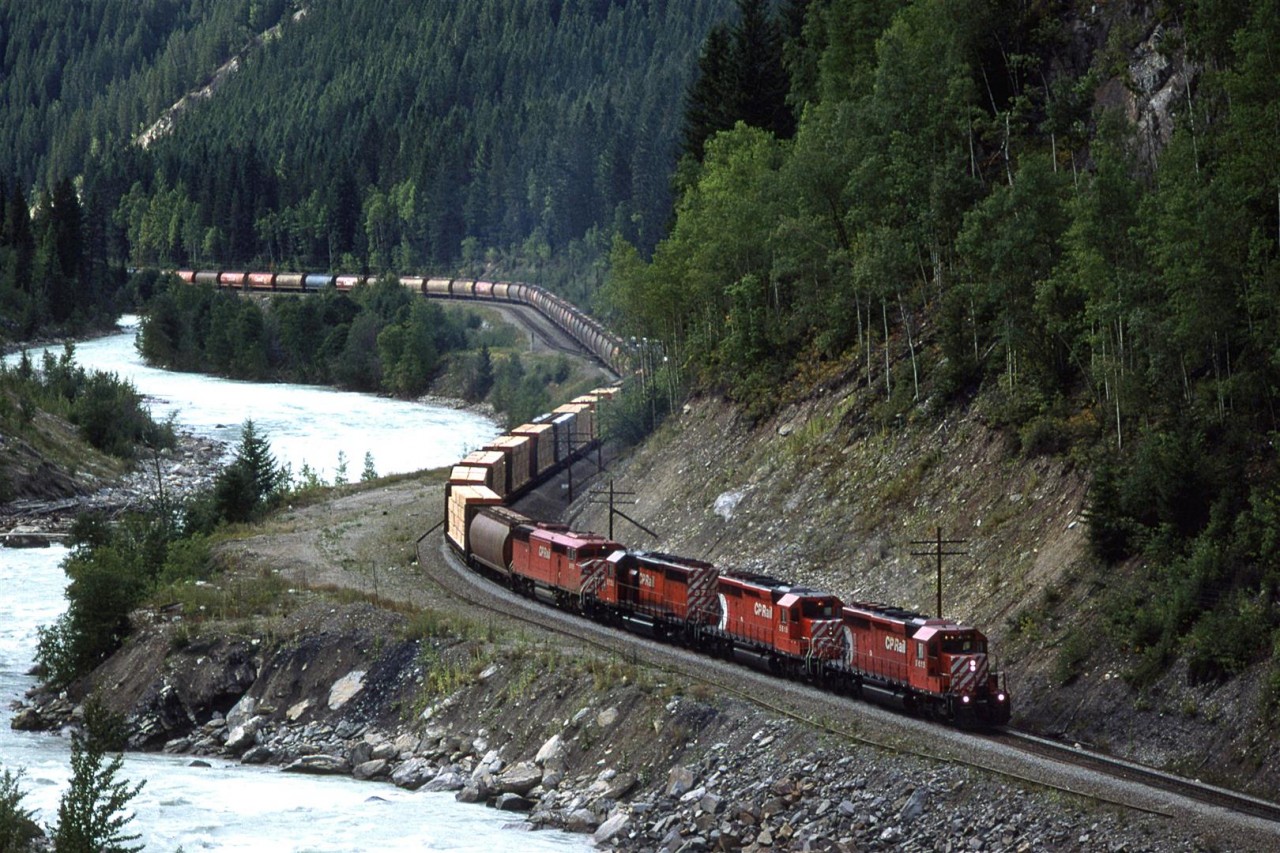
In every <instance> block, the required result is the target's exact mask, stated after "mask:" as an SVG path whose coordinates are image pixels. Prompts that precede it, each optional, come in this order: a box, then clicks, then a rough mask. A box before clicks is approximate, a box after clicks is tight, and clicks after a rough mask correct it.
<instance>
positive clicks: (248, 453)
mask: <svg viewBox="0 0 1280 853" xmlns="http://www.w3.org/2000/svg"><path fill="white" fill-rule="evenodd" d="M287 482H288V474H287V472H286V471H285V469H284V468H283V467H282V466H281V465H279V464H278V463H277V462H276V458H275V456H274V455H273V454H272V453H271V444H270V442H268V441H267V439H266V437H265V436H262V435H260V434H259V433H258V428H257V427H256V426H255V425H254V423H253V420H252V419H249V420H246V421H245V422H244V425H243V426H241V428H240V443H239V444H238V445H236V455H235V459H233V460H232V462H231V464H230V465H228V466H227V467H226V468H224V469H223V470H222V471H221V472H219V474H218V476H217V478H216V479H215V480H214V485H213V502H214V508H215V511H216V513H217V515H218V517H220V518H223V519H226V520H227V521H231V522H245V521H252V520H254V519H256V518H259V517H261V515H262V514H263V513H264V512H266V511H267V510H268V509H270V508H271V507H272V506H273V505H274V504H275V502H276V501H277V500H278V499H279V497H280V494H281V490H282V489H284V487H285V485H286V483H287Z"/></svg>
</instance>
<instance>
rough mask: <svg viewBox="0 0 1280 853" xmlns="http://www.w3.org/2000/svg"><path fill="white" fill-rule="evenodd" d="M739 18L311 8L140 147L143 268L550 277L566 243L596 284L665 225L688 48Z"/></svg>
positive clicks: (544, 7)
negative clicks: (607, 251)
mask: <svg viewBox="0 0 1280 853" xmlns="http://www.w3.org/2000/svg"><path fill="white" fill-rule="evenodd" d="M730 7H731V0H688V2H682V3H663V4H653V3H625V4H624V3H613V4H604V5H600V6H597V4H594V3H560V2H556V3H548V2H543V0H521V2H514V3H513V2H510V0H480V2H473V3H466V4H458V3H454V2H451V0H429V2H421V0H374V2H369V1H368V0H360V1H359V2H356V0H331V2H326V3H322V4H316V5H314V6H312V7H309V8H308V14H307V16H306V17H305V18H303V19H301V20H298V21H296V22H289V23H286V25H285V27H284V32H283V35H282V37H281V38H279V39H278V40H274V41H272V42H270V43H269V44H267V45H264V46H263V47H262V48H261V49H258V50H255V51H254V52H253V53H252V54H251V58H250V61H248V62H247V63H246V64H245V67H244V68H243V69H242V70H241V71H240V72H239V73H237V74H236V75H235V76H233V77H232V78H231V79H229V80H228V81H227V82H226V84H225V85H224V86H223V87H222V88H221V89H220V91H219V95H218V97H217V98H215V99H212V100H211V101H209V102H205V103H201V104H200V105H198V106H197V107H196V108H195V109H193V110H192V113H191V115H190V116H189V117H188V118H187V119H185V120H184V121H182V122H181V123H180V124H179V126H178V127H177V128H176V129H175V131H174V133H173V134H172V135H171V136H169V137H166V138H162V139H160V140H158V141H157V142H156V143H155V144H154V145H153V146H152V147H151V148H150V149H149V151H148V153H147V154H146V155H143V157H142V159H145V160H147V161H149V163H150V164H153V165H152V166H151V167H149V168H142V169H140V170H138V172H137V174H136V178H137V180H138V184H137V186H136V187H134V188H132V189H131V188H130V187H128V186H126V187H124V188H123V189H122V191H121V195H124V194H125V193H126V192H127V193H128V197H127V198H126V199H125V200H124V203H123V204H122V205H121V208H120V217H121V220H122V221H123V222H124V223H126V229H127V230H128V232H129V234H130V238H131V241H132V244H133V249H134V255H133V257H134V259H135V261H136V262H147V263H183V264H191V265H200V264H248V263H250V262H252V261H254V260H255V259H258V260H263V259H265V260H267V261H269V262H271V263H274V264H277V265H280V266H284V265H291V266H292V265H296V266H301V267H322V268H327V269H332V268H335V267H347V268H355V269H360V268H364V267H367V268H368V269H369V270H371V271H375V272H377V271H383V270H387V269H397V270H401V271H407V270H409V269H413V268H418V267H423V266H435V267H436V268H440V267H443V266H445V265H449V266H453V265H455V264H457V263H458V262H460V261H464V260H465V261H467V262H468V266H469V267H470V268H471V271H473V272H475V273H476V274H480V273H481V270H482V269H483V264H484V263H485V262H486V261H489V262H491V261H494V260H497V261H500V262H502V263H503V264H504V265H506V266H508V267H509V268H510V269H511V270H512V272H511V277H518V276H520V275H521V274H522V273H523V274H524V275H526V276H528V277H533V278H538V279H542V278H543V277H544V276H545V274H546V272H545V269H544V267H546V266H548V264H547V262H548V261H549V260H550V259H551V257H552V256H553V255H555V254H559V253H569V254H571V255H572V257H569V258H566V260H563V261H562V260H557V261H555V262H554V263H553V264H550V266H552V267H554V268H557V269H558V270H559V271H560V272H559V274H560V275H566V276H569V277H572V278H576V279H578V280H579V282H580V286H585V285H586V283H587V282H588V281H589V280H591V279H592V278H593V277H594V276H593V274H592V271H591V270H590V269H589V268H588V267H589V264H590V263H591V260H592V259H593V258H594V257H596V256H598V255H599V253H600V251H601V250H602V248H604V246H606V245H607V235H608V234H610V233H611V232H612V231H613V230H614V229H615V228H616V229H621V230H622V231H623V232H624V233H625V234H627V236H628V237H629V238H631V239H633V240H635V241H637V242H638V243H640V244H641V245H652V244H653V243H654V242H656V240H657V238H658V236H659V235H660V232H661V229H662V227H663V225H664V223H665V221H666V219H667V215H668V212H669V209H670V192H669V188H668V184H667V181H666V179H665V175H666V173H667V172H668V171H669V168H670V164H671V157H672V153H673V148H674V144H675V141H676V138H677V134H678V133H679V126H678V101H679V98H680V93H681V92H683V91H684V88H685V85H686V83H687V81H688V79H689V76H690V74H691V72H692V63H691V62H690V55H691V53H692V52H693V51H694V50H696V45H697V44H699V43H700V42H701V41H702V39H703V38H704V37H705V35H706V33H707V31H708V30H709V29H710V28H711V26H712V25H713V24H714V22H715V21H716V20H717V19H719V18H721V17H722V16H723V15H724V13H725V12H726V11H727V10H728V9H729V8H730ZM190 14H191V18H192V19H193V20H195V21H199V22H200V23H199V24H198V26H199V28H200V31H201V32H204V31H205V30H206V29H207V28H208V27H211V26H212V25H213V24H214V19H215V18H217V17H218V15H214V14H211V13H209V12H207V11H205V10H204V9H203V8H202V7H197V8H195V9H193V10H191V13H190ZM784 94H785V91H784ZM246 140H252V142H248V141H246ZM464 246H469V247H470V248H469V249H468V250H466V251H464ZM485 274H489V271H488V270H486V271H485ZM579 295H585V291H584V292H582V293H580V294H579Z"/></svg>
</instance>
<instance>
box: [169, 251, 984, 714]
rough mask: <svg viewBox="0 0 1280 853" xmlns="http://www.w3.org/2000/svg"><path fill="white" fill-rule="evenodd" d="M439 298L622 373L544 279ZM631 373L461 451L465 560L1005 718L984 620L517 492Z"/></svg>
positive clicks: (575, 444) (899, 698)
mask: <svg viewBox="0 0 1280 853" xmlns="http://www.w3.org/2000/svg"><path fill="white" fill-rule="evenodd" d="M177 275H178V276H179V278H181V279H182V280H183V281H186V282H188V283H196V284H210V285H214V286H217V287H223V288H234V289H239V290H246V291H255V292H280V293H289V292H306V291H312V290H319V289H322V288H325V287H335V288H337V289H339V290H350V289H351V288H353V287H355V286H357V285H359V284H362V283H371V282H372V281H373V280H374V279H372V278H370V277H364V276H353V275H330V274H323V275H319V274H303V273H243V272H196V271H192V270H179V271H178V272H177ZM399 281H400V284H401V285H402V286H403V287H406V288H408V289H410V290H413V291H414V292H418V293H421V294H422V295H423V296H426V297H429V298H442V299H475V300H489V301H499V302H514V303H521V304H524V305H529V306H531V307H533V308H535V309H536V310H538V311H539V312H540V313H542V314H543V315H544V316H546V317H547V318H549V319H550V320H551V321H552V322H553V323H555V324H556V325H557V326H559V327H560V328H561V329H563V330H564V331H565V332H567V333H568V334H569V335H571V336H572V337H574V338H575V339H576V340H577V341H578V342H579V343H580V344H581V345H582V346H583V347H584V348H586V349H587V350H588V351H589V352H591V353H592V354H593V355H595V356H596V357H597V358H598V359H599V360H600V361H601V362H602V363H603V364H605V365H606V366H607V367H609V368H610V369H611V370H612V371H613V372H614V373H615V374H616V375H619V376H624V375H626V373H627V371H628V361H629V352H628V348H627V347H626V346H625V345H624V344H623V342H622V340H621V339H619V338H618V337H616V336H615V335H613V334H611V333H610V332H609V331H608V330H607V329H605V328H604V326H602V325H601V324H600V323H599V322H597V321H596V320H594V319H593V318H591V317H590V316H588V315H587V314H585V313H584V312H582V311H580V310H579V309H578V308H576V307H575V306H573V305H571V304H570V303H569V302H567V301H565V300H564V299H561V298H560V297H558V296H556V295H554V294H552V293H550V292H549V291H547V290H546V289H544V288H542V287H539V286H537V285H530V284H523V283H513V282H493V281H483V280H476V279H460V278H423V277H419V276H407V277H403V278H400V279H399ZM620 393H621V386H618V385H613V386H609V387H604V388H598V389H596V390H595V391H592V392H591V393H590V394H585V395H582V396H580V397H577V398H575V399H574V400H573V401H571V402H570V403H567V404H565V405H563V406H560V407H559V408H557V409H555V410H554V411H552V412H549V413H547V414H546V415H543V416H541V417H539V418H536V419H535V420H534V421H533V422H531V423H528V424H524V425H522V426H519V427H517V428H515V429H513V430H511V431H510V432H509V433H507V434H505V435H502V436H500V437H499V438H497V439H495V440H493V441H492V442H490V443H489V444H488V445H486V446H485V447H483V448H482V449H480V450H477V451H475V452H473V453H471V454H469V455H468V456H466V457H465V458H464V459H462V460H461V461H460V462H459V463H458V464H457V465H455V466H454V468H453V469H452V471H451V472H450V476H449V479H448V481H447V483H446V485H445V504H446V513H447V515H446V519H445V539H446V541H447V542H448V543H449V545H450V546H451V547H452V548H453V549H454V550H455V551H456V552H457V553H458V554H460V555H461V556H462V558H463V559H464V560H465V561H466V563H467V565H468V566H470V567H471V568H472V569H475V570H476V571H479V572H481V573H483V574H485V575H487V576H489V577H491V578H493V579H496V580H498V581H500V582H502V583H504V584H506V585H507V586H509V587H510V588H511V589H513V590H515V591H516V592H519V593H521V594H523V595H526V596H529V597H531V598H536V599H540V600H542V601H544V602H546V603H548V604H551V605H553V606H556V607H559V608H562V609H564V610H568V611H572V612H574V613H578V614H580V615H582V616H584V617H588V618H591V619H595V620H598V621H600V622H604V623H608V624H613V625H616V626H619V627H621V628H625V629H627V630H630V631H633V632H636V633H639V634H642V635H645V636H649V637H653V638H656V639H659V640H663V641H667V642H672V643H679V644H682V645H685V646H688V647H690V648H693V649H698V650H701V651H703V652H705V653H707V654H711V655H716V656H719V657H724V658H729V659H734V660H738V661H741V662H744V663H747V664H750V665H753V666H756V667H758V668H761V669H764V670H767V671H770V672H773V673H776V674H777V675H779V676H782V677H790V678H798V679H804V680H807V681H810V682H812V683H814V684H817V685H820V686H822V687H824V688H827V689H830V690H833V691H838V692H841V693H846V694H849V695H855V696H862V697H865V698H867V699H871V700H874V701H879V702H882V703H885V704H890V705H893V706H896V707H900V708H904V709H906V710H908V711H911V712H914V713H918V714H921V715H924V716H928V717H932V718H936V719H940V720H945V721H949V722H953V723H956V724H959V725H976V726H1000V725H1004V724H1005V723H1007V722H1008V721H1009V718H1010V698H1009V693H1008V691H1007V690H1006V689H1005V686H1004V679H1003V678H1002V676H1001V674H1000V673H999V672H997V671H996V669H995V667H994V665H993V660H992V656H991V654H990V651H989V650H988V648H987V638H986V637H985V636H984V635H983V633H982V632H981V631H979V630H978V629H976V628H973V627H969V626H966V625H963V624H960V623H958V622H954V621H951V620H949V619H940V618H929V617H927V616H924V615H922V614H920V613H915V612H912V611H909V610H904V609H901V608H897V607H890V606H888V605H884V604H876V603H871V602H862V601H843V600H842V599H840V598H839V597H838V596H836V595H833V594H831V593H830V592H826V591H823V590H818V589H811V588H808V587H804V586H798V585H795V584H793V583H790V582H789V581H786V580H783V579H779V578H776V577H772V576H769V575H764V574H755V573H747V572H740V571H733V570H727V569H721V568H719V567H717V566H715V565H713V564H711V563H708V562H704V561H702V560H697V559H692V558H689V557H681V556H675V555H671V554H663V553H656V552H646V551H638V550H633V549H629V548H627V547H625V546H624V545H622V544H621V543H619V542H615V541H613V540H611V539H609V538H608V537H605V536H602V535H600V534H597V533H590V532H578V531H574V530H571V529H570V528H568V527H567V526H565V525H562V524H554V523H549V522H545V521H537V520H534V519H532V518H529V517H527V516H525V515H522V514H521V513H519V512H516V511H515V510H514V509H512V508H511V507H510V506H509V504H511V503H512V502H513V501H514V500H515V499H516V498H518V497H519V496H521V495H522V494H524V493H525V492H527V491H528V490H530V489H532V488H534V487H536V486H537V485H538V484H540V483H541V482H543V481H545V480H546V479H547V478H549V477H551V476H552V475H554V474H555V473H557V472H559V471H561V470H563V469H564V468H565V467H566V466H568V465H571V464H572V463H573V462H574V460H576V459H578V458H581V457H583V456H584V455H585V454H587V453H588V452H589V451H591V450H593V449H595V448H596V447H598V446H599V442H600V441H601V430H600V416H601V413H602V412H603V411H604V410H605V409H606V408H607V407H608V406H609V405H610V404H611V403H612V401H613V400H614V399H615V398H616V397H617V396H618V395H619V394H620Z"/></svg>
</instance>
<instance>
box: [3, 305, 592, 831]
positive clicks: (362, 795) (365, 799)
mask: <svg viewBox="0 0 1280 853" xmlns="http://www.w3.org/2000/svg"><path fill="white" fill-rule="evenodd" d="M129 321H130V318H126V323H128V322H129ZM132 325H136V321H132ZM133 337H134V335H133V332H132V330H131V328H130V327H126V329H125V331H124V332H122V333H121V334H118V335H113V336H109V337H106V338H101V339H98V340H95V341H89V342H85V343H82V344H78V345H77V346H76V360H77V362H78V363H79V364H81V365H83V366H84V367H86V368H91V369H98V370H110V371H112V372H115V373H117V374H119V375H120V376H122V377H125V378H128V379H129V380H130V381H132V382H133V383H134V385H135V386H136V387H137V388H138V390H139V391H140V392H142V393H143V394H145V395H147V396H148V397H150V398H151V399H152V406H153V412H154V413H156V415H157V416H159V417H167V416H168V414H169V413H170V412H174V413H175V417H176V419H177V422H178V424H179V425H180V426H182V427H184V428H187V429H190V430H192V431H193V432H195V433H197V434H200V435H205V436H211V437H215V438H219V439H222V440H225V441H232V442H234V441H235V440H236V438H237V437H238V434H239V425H240V423H241V422H242V420H243V419H244V418H245V417H250V416H251V417H252V418H253V419H254V422H255V424H257V425H258V426H260V427H261V428H262V431H263V432H264V433H265V434H266V436H267V438H268V439H269V440H270V442H271V446H272V450H273V452H274V453H275V455H276V457H277V459H278V460H279V461H281V462H282V463H287V464H289V465H290V466H292V468H293V470H294V471H295V472H296V471H298V470H300V469H301V466H302V465H303V464H304V463H306V464H308V465H310V466H311V467H312V468H313V469H316V470H318V471H321V472H322V474H323V475H324V476H327V477H328V478H332V475H333V472H334V470H335V469H336V465H337V459H338V451H339V450H341V451H343V452H344V453H346V454H347V458H348V460H349V463H350V465H351V466H352V472H351V474H352V478H353V479H354V478H355V477H358V476H359V474H360V469H361V468H362V467H363V459H364V454H365V451H366V450H368V451H370V452H372V453H373V455H374V461H375V467H376V468H377V470H378V473H380V474H391V473H399V472H403V471H412V470H418V469H421V468H426V467H437V466H441V465H446V464H448V463H450V462H452V461H454V460H456V459H458V458H460V457H461V456H462V455H464V454H465V452H466V451H467V450H468V449H470V448H472V447H477V446H479V445H481V444H482V443H483V442H486V441H487V440H488V439H489V438H491V437H492V436H494V435H496V434H497V432H498V430H497V427H496V426H495V425H494V424H492V423H491V422H490V421H488V420H486V419H484V418H482V417H479V416H477V415H474V414H471V413H468V412H464V411H460V410H455V409H448V408H435V407H429V406H423V405H419V404H413V403H403V402H399V401H395V400H388V399H384V398H379V397H374V396H369V395H358V394H343V393H339V392H333V391H328V390H325V389H318V388H313V387H308V386H300V385H255V384H253V383H243V382H229V381H225V380H218V379H212V378H209V377H204V376H197V375H193V374H183V373H170V372H166V371H162V370H154V369H152V368H148V367H146V366H145V365H143V364H141V362H140V360H139V359H138V356H137V353H136V351H135V350H134V347H133ZM55 350H57V351H60V348H55ZM36 357H37V358H39V355H38V354H36ZM405 436H411V437H412V438H410V439H406V438H405ZM65 553H66V552H65V550H64V549H62V548H58V547H53V548H47V549H33V550H11V549H6V548H0V764H3V765H4V767H6V768H8V769H11V770H16V769H18V768H22V769H23V770H24V772H25V775H24V777H23V780H22V789H23V790H24V791H26V792H27V796H26V798H25V800H24V801H23V805H24V806H25V807H26V808H29V809H34V810H35V811H36V813H37V820H39V821H40V822H41V823H42V824H46V825H47V824H49V823H53V822H55V821H56V818H57V808H58V800H59V798H60V797H61V795H62V792H63V791H64V790H65V788H66V786H67V780H68V779H69V777H70V767H69V761H68V758H69V741H68V740H67V738H65V737H63V736H60V735H47V734H28V733H23V732H15V731H13V730H12V729H11V728H10V727H9V721H10V719H11V717H12V716H13V712H12V711H11V710H10V708H9V705H10V702H11V701H13V700H14V699H16V698H18V697H20V696H21V695H22V694H23V693H25V692H26V690H28V689H29V688H30V687H32V686H33V685H34V679H33V678H32V677H31V676H29V675H27V674H26V673H27V672H28V671H29V669H30V668H31V664H32V659H33V656H34V651H35V645H36V640H37V632H36V628H37V626H39V625H47V624H49V623H51V622H52V621H53V620H54V619H56V618H57V616H58V614H59V613H61V612H62V609H63V607H64V606H65V601H64V599H63V588H64V586H65V584H66V578H65V576H64V575H63V573H62V570H61V567H60V563H61V561H62V558H63V557H64V556H65ZM210 763H211V764H212V766H210V767H195V766H191V765H192V762H191V760H190V759H188V758H182V757H177V756H167V755H153V754H138V753H130V754H128V755H127V756H126V762H125V769H124V773H123V775H124V776H125V777H127V778H128V779H130V780H134V781H136V780H145V782H146V784H145V786H144V788H143V790H142V792H141V793H140V794H139V795H138V797H137V798H136V799H135V800H134V801H133V802H132V804H131V809H132V811H133V812H134V814H135V819H134V820H133V822H132V823H131V824H130V825H129V827H128V831H130V832H136V833H139V834H140V835H141V838H140V843H142V844H144V845H145V847H146V849H147V850H148V851H170V850H177V849H178V848H182V849H183V850H186V851H194V850H228V851H235V850H244V851H250V850H253V851H258V850H272V851H277V850H278V851H299V853H300V852H301V851H317V853H319V852H320V851H355V850H377V851H398V850H405V851H408V850H450V851H475V853H481V851H485V853H488V851H495V850H522V851H524V850H529V851H564V850H585V849H588V844H587V839H585V838H584V837H582V836H577V835H571V834H567V833H559V832H536V833H530V832H522V831H518V830H515V829H510V828H504V827H506V825H508V824H509V823H511V822H512V821H513V819H514V818H513V817H512V816H511V815H509V814H503V813H499V812H495V811H493V810H490V809H486V808H483V807H477V806H473V805H462V804H459V803H457V802H456V801H455V800H454V799H453V796H452V794H443V793H441V794H427V793H420V792H411V791H405V790H402V789H399V788H396V787H394V786H391V785H388V784H385V783H383V784H378V783H371V782H356V781H354V780H352V779H347V778H333V777H310V776H296V775H293V774H290V775H287V776H285V775H282V774H281V773H280V772H279V771H278V770H275V769H273V768H263V767H251V766H244V765H240V764H237V763H234V762H228V761H224V760H215V761H212V762H210Z"/></svg>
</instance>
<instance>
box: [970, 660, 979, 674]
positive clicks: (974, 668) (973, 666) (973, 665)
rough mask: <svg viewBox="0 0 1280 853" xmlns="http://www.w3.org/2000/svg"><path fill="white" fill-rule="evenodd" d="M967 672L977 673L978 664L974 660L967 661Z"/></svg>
mask: <svg viewBox="0 0 1280 853" xmlns="http://www.w3.org/2000/svg"><path fill="white" fill-rule="evenodd" d="M969 671H970V672H977V671H978V662H977V661H976V660H971V661H969Z"/></svg>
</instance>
